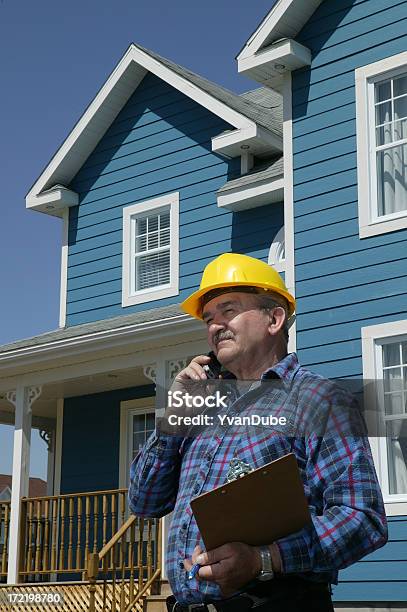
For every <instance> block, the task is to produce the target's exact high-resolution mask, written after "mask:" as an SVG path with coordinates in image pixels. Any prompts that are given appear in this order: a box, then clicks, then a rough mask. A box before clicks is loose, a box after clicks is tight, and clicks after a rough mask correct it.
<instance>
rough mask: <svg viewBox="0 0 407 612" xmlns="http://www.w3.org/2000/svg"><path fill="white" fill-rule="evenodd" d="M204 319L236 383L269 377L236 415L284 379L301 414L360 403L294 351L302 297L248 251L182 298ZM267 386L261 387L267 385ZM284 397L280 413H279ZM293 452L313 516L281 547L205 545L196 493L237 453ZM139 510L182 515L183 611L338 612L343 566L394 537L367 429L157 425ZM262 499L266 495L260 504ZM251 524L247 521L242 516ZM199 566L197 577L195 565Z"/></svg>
mask: <svg viewBox="0 0 407 612" xmlns="http://www.w3.org/2000/svg"><path fill="white" fill-rule="evenodd" d="M182 307H183V309H184V310H185V312H187V313H189V314H191V315H192V316H194V317H196V318H199V319H201V320H203V321H204V322H205V323H206V326H207V337H208V344H209V346H210V348H211V350H212V351H213V352H214V353H215V354H216V356H217V359H218V360H219V362H220V363H221V364H222V365H223V367H224V368H225V369H226V370H228V372H230V373H231V375H234V377H236V378H237V379H238V380H249V381H250V380H251V381H261V382H260V383H257V384H256V385H254V387H256V388H251V389H249V391H246V392H244V393H243V395H241V396H240V397H238V398H237V399H236V400H235V401H234V402H233V403H232V405H231V406H230V407H229V408H230V410H231V412H230V413H231V414H235V413H236V412H237V413H239V414H247V413H249V412H251V413H253V410H255V409H256V406H257V403H258V402H259V399H260V400H261V399H264V397H263V396H264V394H267V392H268V391H267V385H264V384H263V383H264V382H265V381H268V380H278V381H279V382H281V384H282V385H284V388H285V389H286V393H287V394H288V399H289V401H290V403H291V405H294V406H296V408H298V411H299V413H301V414H310V415H311V416H313V415H315V414H318V415H321V414H322V415H323V417H324V418H326V422H329V421H330V420H332V419H333V417H332V414H331V413H332V408H333V406H335V405H343V404H345V403H348V404H349V406H350V407H351V408H352V400H351V398H350V396H348V395H347V394H346V393H345V392H343V391H341V390H340V389H339V388H337V387H336V386H334V385H333V383H331V382H330V381H328V380H326V379H324V378H322V377H320V376H318V375H316V374H313V373H311V372H309V371H307V370H305V369H304V368H301V367H300V365H299V364H298V361H297V358H296V355H295V354H294V353H292V354H287V342H288V320H289V318H290V317H291V316H292V315H293V312H294V308H295V301H294V298H293V297H292V296H291V295H290V293H289V292H288V291H287V289H286V287H285V285H284V282H283V280H282V278H281V277H280V276H279V274H278V273H277V272H276V271H275V270H273V269H272V268H271V267H270V266H268V265H267V264H265V263H263V262H261V261H259V260H257V259H254V258H251V257H247V256H245V255H237V254H224V255H221V256H220V257H218V258H217V259H215V260H214V261H212V262H211V263H210V264H208V266H207V267H206V268H205V271H204V274H203V277H202V281H201V286H200V289H199V290H198V291H197V292H195V293H194V294H192V295H191V296H190V297H189V298H188V299H187V300H185V302H184V303H183V304H182ZM209 361H210V358H209V357H208V356H205V355H199V356H197V357H195V358H194V359H193V360H192V361H191V363H190V364H189V365H188V366H187V367H186V368H185V369H184V370H183V371H181V372H180V373H179V374H178V375H177V377H176V380H175V384H176V385H178V387H179V386H182V385H183V384H184V385H187V384H190V383H191V381H202V380H205V379H206V376H207V374H206V372H205V369H204V366H205V365H207V364H208V363H209ZM259 386H260V387H262V386H264V388H265V391H264V392H262V391H261V390H260V392H259ZM279 401H280V400H279V399H278V396H277V400H275V404H276V405H274V406H273V408H274V409H275V411H278V410H279V409H280V408H281V406H279V405H278V403H279ZM288 452H293V453H294V454H295V456H296V458H297V462H298V466H299V469H300V473H301V477H302V480H303V484H304V491H305V494H306V497H307V500H308V503H309V508H310V513H311V516H312V523H311V524H310V525H309V526H307V527H305V528H304V529H302V530H301V531H300V532H297V533H295V534H292V535H290V536H288V537H285V538H281V539H279V540H277V541H276V542H264V545H263V546H261V547H252V546H248V545H247V544H244V543H242V542H231V543H229V544H226V545H224V546H220V547H219V548H216V549H214V550H210V551H204V550H203V543H202V539H201V536H200V533H199V531H198V528H197V525H196V522H195V519H194V516H193V514H192V511H191V508H190V501H191V499H192V498H193V497H196V496H197V495H199V494H201V493H203V492H206V491H209V490H211V489H213V488H215V487H216V486H220V485H222V484H224V483H225V480H226V475H227V472H228V470H229V467H230V463H231V461H232V459H236V458H238V459H240V460H243V461H244V462H250V463H251V465H252V467H260V466H261V465H264V464H265V463H267V462H268V461H271V460H273V459H277V458H278V457H281V456H283V455H285V454H287V453H288ZM129 500H130V507H131V509H132V511H133V512H134V513H135V514H139V515H144V516H163V515H165V514H167V513H169V512H170V511H172V510H174V514H173V518H172V522H171V527H170V532H169V539H168V551H167V574H168V577H169V581H170V584H171V587H172V590H173V593H174V598H173V599H170V600H169V601H168V603H167V605H168V609H169V610H174V611H175V612H182V611H184V610H185V611H189V610H196V611H198V610H201V611H202V612H205V611H207V610H212V611H214V610H224V611H226V612H227V611H230V612H239V611H240V610H248V609H251V608H252V607H254V608H255V609H258V610H259V611H264V612H266V611H268V610H270V611H275V612H278V611H282V610H284V611H288V612H297V611H298V612H299V611H300V610H301V612H304V611H307V610H309V611H312V612H319V611H321V612H323V611H328V610H333V607H332V602H331V597H330V584H331V583H335V582H336V581H337V572H338V569H341V568H344V567H346V566H348V565H350V564H351V563H354V562H355V561H357V560H358V559H360V558H361V557H363V556H364V555H366V554H367V553H370V552H372V551H373V550H375V549H376V548H378V547H380V546H382V545H383V544H384V543H385V542H386V539H387V527H386V519H385V513H384V508H383V501H382V496H381V493H380V488H379V486H378V483H377V478H376V474H375V470H374V467H373V462H372V458H371V454H370V449H369V445H368V443H367V441H366V439H365V438H364V437H363V436H356V435H355V436H349V435H347V436H346V437H345V436H343V435H341V431H340V429H339V430H338V431H337V432H336V434H335V435H334V434H333V433H332V430H331V433H329V434H326V435H321V432H319V431H316V432H313V431H307V432H306V433H304V435H298V436H296V437H294V438H292V437H290V438H289V437H288V436H287V435H284V433H282V432H281V431H273V430H268V431H267V432H265V431H264V430H263V431H261V432H260V434H259V432H254V431H253V432H251V431H248V432H246V434H245V435H242V434H241V433H240V434H237V433H236V431H233V429H232V430H228V429H227V428H223V429H222V428H220V427H219V428H218V429H216V428H215V430H214V431H211V432H210V435H209V436H205V435H198V436H196V437H195V438H194V437H185V438H182V437H180V436H176V435H173V436H171V435H169V434H165V433H163V432H162V431H156V432H155V433H154V434H153V435H152V436H151V437H150V439H149V440H148V441H147V443H146V445H145V447H144V448H143V450H142V451H141V452H140V454H139V455H138V456H137V457H136V459H135V460H134V462H133V464H132V467H131V486H130V490H129ZM253 503H261V500H260V502H259V500H253ZM242 520H244V517H242ZM193 564H199V565H200V569H199V571H198V573H197V575H196V577H194V578H193V579H192V580H191V579H188V575H187V572H188V570H190V569H191V567H192V565H193Z"/></svg>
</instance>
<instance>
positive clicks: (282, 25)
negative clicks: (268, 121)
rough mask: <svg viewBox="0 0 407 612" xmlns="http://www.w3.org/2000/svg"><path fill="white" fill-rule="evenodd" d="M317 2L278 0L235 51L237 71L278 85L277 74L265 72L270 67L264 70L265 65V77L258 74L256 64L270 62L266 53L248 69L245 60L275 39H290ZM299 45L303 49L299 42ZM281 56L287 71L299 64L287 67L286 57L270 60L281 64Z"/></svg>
mask: <svg viewBox="0 0 407 612" xmlns="http://www.w3.org/2000/svg"><path fill="white" fill-rule="evenodd" d="M321 2H322V0H306V1H304V0H278V1H277V2H276V4H275V5H274V6H273V8H272V9H271V11H270V12H269V13H268V15H267V16H266V17H265V18H264V19H263V21H262V22H261V24H260V25H259V27H258V28H257V30H256V31H255V32H254V33H253V34H252V35H251V37H250V38H249V40H248V41H247V43H246V44H245V46H244V47H243V49H242V50H241V51H240V53H239V54H238V56H237V58H236V59H237V62H238V70H239V72H243V73H245V74H246V76H251V77H252V78H255V80H257V81H260V82H261V83H264V84H267V82H269V83H270V82H271V81H272V80H274V81H275V82H276V84H278V83H279V82H280V81H281V73H280V74H279V73H278V72H275V73H274V74H272V73H270V72H269V70H270V69H268V70H267V67H266V73H267V74H266V76H267V78H266V79H265V77H264V75H263V76H262V74H261V71H260V65H261V64H263V65H265V64H268V62H270V61H271V60H270V59H269V58H268V57H267V56H266V55H263V54H262V56H261V57H262V59H261V60H260V63H259V64H257V66H253V67H252V68H249V64H250V62H248V61H247V60H250V59H253V58H254V57H255V56H257V55H259V56H260V54H261V53H262V52H264V51H266V48H270V46H271V45H273V46H274V44H275V43H277V41H281V40H282V39H294V38H295V37H296V36H297V34H298V32H300V30H301V29H302V28H303V26H304V25H305V24H306V23H307V21H308V20H309V18H310V17H311V15H312V14H313V13H314V12H315V10H316V9H317V8H318V6H319V5H320V4H321ZM291 42H293V41H291ZM297 44H298V43H297ZM300 47H302V49H306V48H305V47H303V46H302V45H300ZM297 50H298V49H297ZM294 55H295V54H294ZM301 55H304V51H302V52H301ZM283 57H284V58H285V61H286V62H287V63H286V64H285V65H286V67H287V69H288V70H294V69H296V68H298V67H300V66H295V67H293V68H291V67H290V65H289V63H288V59H287V57H286V56H281V58H280V57H278V56H274V57H273V61H274V63H277V64H284V61H283ZM293 61H294V64H295V58H293ZM303 65H306V64H303ZM256 69H257V70H256Z"/></svg>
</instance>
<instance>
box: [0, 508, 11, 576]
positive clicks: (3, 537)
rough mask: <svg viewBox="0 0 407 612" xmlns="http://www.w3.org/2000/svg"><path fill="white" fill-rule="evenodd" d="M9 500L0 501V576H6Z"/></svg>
mask: <svg viewBox="0 0 407 612" xmlns="http://www.w3.org/2000/svg"><path fill="white" fill-rule="evenodd" d="M9 532H10V502H9V501H0V578H3V576H7V562H8V542H9Z"/></svg>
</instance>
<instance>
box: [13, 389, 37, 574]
mask: <svg viewBox="0 0 407 612" xmlns="http://www.w3.org/2000/svg"><path fill="white" fill-rule="evenodd" d="M40 395H41V387H23V386H19V387H17V389H16V390H15V391H10V392H8V393H7V394H6V398H7V400H8V401H9V402H11V403H12V404H14V406H15V425H14V445H13V473H12V479H13V480H12V488H11V508H10V537H9V546H8V575H7V583H8V584H17V583H18V579H19V575H18V573H19V562H20V515H21V498H22V497H27V496H28V485H29V478H30V442H31V421H32V411H31V405H32V403H33V402H34V401H35V400H36V399H37V398H38V397H39V396H40Z"/></svg>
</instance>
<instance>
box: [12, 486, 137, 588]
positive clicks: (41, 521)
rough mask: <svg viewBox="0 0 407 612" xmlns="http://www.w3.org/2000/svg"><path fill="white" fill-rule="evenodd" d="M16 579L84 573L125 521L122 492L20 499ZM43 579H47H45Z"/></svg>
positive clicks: (124, 494)
mask: <svg viewBox="0 0 407 612" xmlns="http://www.w3.org/2000/svg"><path fill="white" fill-rule="evenodd" d="M21 503H22V508H21V517H22V520H21V528H20V534H19V536H20V538H21V540H20V551H21V557H20V575H21V577H25V579H26V580H27V579H28V580H29V581H33V580H37V579H50V576H51V575H52V574H54V575H55V574H66V575H67V577H66V579H69V575H72V578H73V579H75V574H77V575H78V574H83V573H84V572H85V571H86V569H87V559H88V555H89V553H91V552H93V553H97V551H98V550H100V549H102V548H103V547H104V546H105V545H106V543H107V542H109V540H110V539H111V538H112V536H113V535H114V534H115V533H116V532H117V530H118V529H120V527H121V526H122V525H123V523H124V522H125V520H126V514H127V489H116V490H110V491H96V492H91V493H76V494H69V495H58V496H47V497H35V498H23V499H22V501H21ZM47 577H48V578H47Z"/></svg>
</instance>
